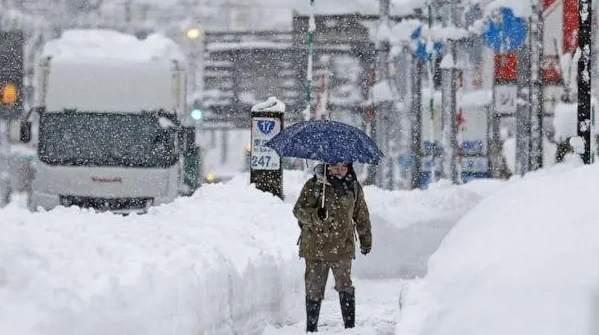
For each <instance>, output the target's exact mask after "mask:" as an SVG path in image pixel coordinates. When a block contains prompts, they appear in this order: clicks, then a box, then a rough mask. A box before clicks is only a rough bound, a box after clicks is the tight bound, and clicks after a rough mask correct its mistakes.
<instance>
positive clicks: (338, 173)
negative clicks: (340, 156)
mask: <svg viewBox="0 0 599 335" xmlns="http://www.w3.org/2000/svg"><path fill="white" fill-rule="evenodd" d="M328 171H329V175H331V176H333V177H337V178H343V177H345V176H346V175H347V172H348V171H349V168H348V167H347V165H345V164H343V163H338V164H335V165H329V166H328Z"/></svg>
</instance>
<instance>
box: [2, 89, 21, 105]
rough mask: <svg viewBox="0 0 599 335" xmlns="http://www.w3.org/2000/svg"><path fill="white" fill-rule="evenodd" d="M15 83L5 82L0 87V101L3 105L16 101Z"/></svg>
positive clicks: (12, 103) (17, 94)
mask: <svg viewBox="0 0 599 335" xmlns="http://www.w3.org/2000/svg"><path fill="white" fill-rule="evenodd" d="M18 96H19V93H18V90H17V85H15V84H14V83H6V84H5V85H3V86H2V87H1V88H0V102H2V105H4V106H12V105H14V104H16V103H17V101H18Z"/></svg>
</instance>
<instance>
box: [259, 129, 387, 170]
mask: <svg viewBox="0 0 599 335" xmlns="http://www.w3.org/2000/svg"><path fill="white" fill-rule="evenodd" d="M266 146H268V147H270V148H272V149H274V150H276V151H277V152H278V153H279V155H281V156H285V157H295V158H304V159H312V160H319V161H322V162H325V163H328V164H335V163H353V162H360V163H367V164H378V163H379V161H380V159H381V158H382V157H383V153H382V152H381V151H380V150H379V148H378V147H377V146H376V143H374V141H373V140H372V139H371V138H370V137H369V136H368V135H366V134H365V133H364V132H363V131H362V130H360V129H358V128H356V127H352V126H350V125H348V124H345V123H341V122H336V121H328V120H316V121H304V122H299V123H296V124H294V125H293V126H291V127H288V128H285V129H283V130H282V131H281V132H280V133H279V134H278V135H277V136H275V137H274V138H272V139H271V140H270V141H269V142H267V143H266Z"/></svg>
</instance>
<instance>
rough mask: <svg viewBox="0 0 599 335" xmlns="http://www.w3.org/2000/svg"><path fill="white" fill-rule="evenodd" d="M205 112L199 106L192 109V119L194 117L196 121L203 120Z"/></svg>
mask: <svg viewBox="0 0 599 335" xmlns="http://www.w3.org/2000/svg"><path fill="white" fill-rule="evenodd" d="M203 114H204V113H203V112H202V110H201V109H199V108H194V109H193V110H192V111H191V118H192V119H194V120H195V121H201V120H202V117H203Z"/></svg>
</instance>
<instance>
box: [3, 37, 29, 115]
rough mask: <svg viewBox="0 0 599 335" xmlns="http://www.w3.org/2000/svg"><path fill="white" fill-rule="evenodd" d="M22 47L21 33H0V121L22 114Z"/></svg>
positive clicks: (22, 38)
mask: <svg viewBox="0 0 599 335" xmlns="http://www.w3.org/2000/svg"><path fill="white" fill-rule="evenodd" d="M23 46H24V34H23V32H22V31H20V30H14V31H0V119H9V120H11V119H17V118H19V117H20V116H22V115H23V114H24V106H23Z"/></svg>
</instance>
